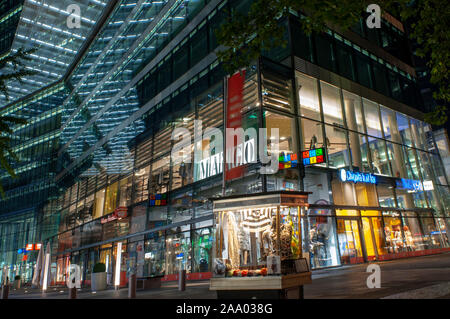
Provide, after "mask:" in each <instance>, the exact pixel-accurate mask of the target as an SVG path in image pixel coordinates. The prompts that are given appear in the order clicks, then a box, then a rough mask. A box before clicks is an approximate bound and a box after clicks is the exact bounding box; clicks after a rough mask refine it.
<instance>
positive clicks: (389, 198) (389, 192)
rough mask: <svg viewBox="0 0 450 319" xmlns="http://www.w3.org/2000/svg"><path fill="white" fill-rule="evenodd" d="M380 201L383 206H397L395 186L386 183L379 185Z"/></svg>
mask: <svg viewBox="0 0 450 319" xmlns="http://www.w3.org/2000/svg"><path fill="white" fill-rule="evenodd" d="M377 194H378V203H379V205H380V206H381V207H395V206H396V205H395V197H394V187H393V186H391V185H386V184H378V185H377Z"/></svg>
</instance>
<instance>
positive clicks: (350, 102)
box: [342, 90, 365, 133]
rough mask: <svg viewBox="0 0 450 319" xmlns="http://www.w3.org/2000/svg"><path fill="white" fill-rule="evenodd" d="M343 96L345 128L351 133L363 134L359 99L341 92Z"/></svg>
mask: <svg viewBox="0 0 450 319" xmlns="http://www.w3.org/2000/svg"><path fill="white" fill-rule="evenodd" d="M342 92H343V95H344V108H345V118H346V120H347V128H348V129H349V130H352V131H356V132H360V133H365V130H364V122H363V114H362V110H361V98H360V97H359V96H357V95H355V94H352V93H349V92H347V91H344V90H342Z"/></svg>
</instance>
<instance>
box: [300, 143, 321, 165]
mask: <svg viewBox="0 0 450 319" xmlns="http://www.w3.org/2000/svg"><path fill="white" fill-rule="evenodd" d="M302 161H303V165H305V166H306V165H314V164H322V163H325V162H326V161H325V149H324V148H323V147H321V148H316V149H313V150H309V151H304V152H302Z"/></svg>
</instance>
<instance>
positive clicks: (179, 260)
mask: <svg viewBox="0 0 450 319" xmlns="http://www.w3.org/2000/svg"><path fill="white" fill-rule="evenodd" d="M186 227H187V228H189V226H184V227H183V228H186ZM182 230H183V229H182V228H181V227H177V229H175V230H174V232H175V234H173V235H166V238H165V239H166V243H165V248H166V254H165V259H166V262H165V271H164V273H165V274H166V275H169V274H177V273H178V272H179V271H180V270H183V269H184V270H186V272H187V273H190V272H192V265H191V252H192V251H191V249H192V248H191V238H190V232H189V231H184V232H182Z"/></svg>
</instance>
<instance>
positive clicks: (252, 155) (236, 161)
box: [195, 138, 256, 181]
mask: <svg viewBox="0 0 450 319" xmlns="http://www.w3.org/2000/svg"><path fill="white" fill-rule="evenodd" d="M227 152H228V154H229V156H232V157H231V158H228V159H227V162H228V161H232V164H230V167H232V168H231V169H228V170H227V174H228V175H227V176H228V178H235V176H238V175H239V174H240V170H234V168H237V167H241V166H243V165H246V164H249V163H253V162H255V161H256V145H255V140H254V139H253V138H252V139H249V140H248V141H245V142H243V143H241V144H238V145H237V146H236V147H233V148H232V149H229V150H227ZM223 160H224V159H223V152H220V153H218V154H215V155H212V156H210V157H207V158H204V159H202V160H201V161H200V162H199V163H198V168H197V169H198V173H197V175H196V176H198V177H197V178H195V180H196V181H199V180H202V179H205V178H208V177H211V176H214V175H217V174H221V173H222V171H223ZM236 174H237V175H236Z"/></svg>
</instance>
